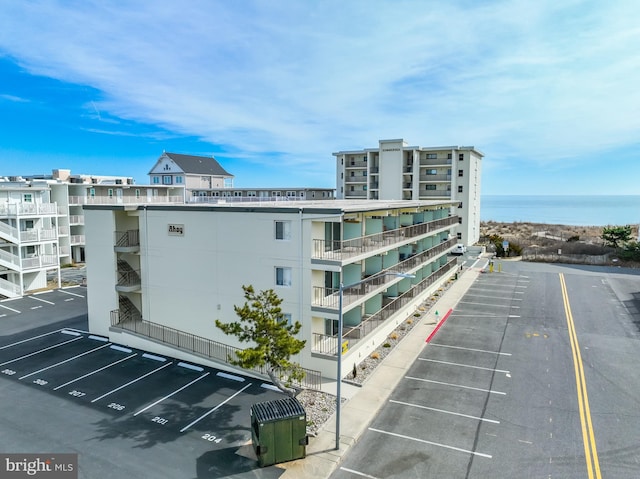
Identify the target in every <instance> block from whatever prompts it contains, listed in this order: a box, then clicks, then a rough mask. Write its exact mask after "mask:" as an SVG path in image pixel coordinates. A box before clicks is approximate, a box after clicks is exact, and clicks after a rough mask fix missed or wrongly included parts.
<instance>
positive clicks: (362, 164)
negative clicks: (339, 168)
mask: <svg viewBox="0 0 640 479" xmlns="http://www.w3.org/2000/svg"><path fill="white" fill-rule="evenodd" d="M366 167H367V162H366V161H364V160H352V161H350V162H349V164H348V165H345V168H347V169H348V168H366Z"/></svg>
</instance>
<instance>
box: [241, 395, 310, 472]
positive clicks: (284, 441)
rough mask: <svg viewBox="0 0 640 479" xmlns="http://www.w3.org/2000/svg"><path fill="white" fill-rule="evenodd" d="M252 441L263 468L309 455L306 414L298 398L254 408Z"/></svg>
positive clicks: (263, 404)
mask: <svg viewBox="0 0 640 479" xmlns="http://www.w3.org/2000/svg"><path fill="white" fill-rule="evenodd" d="M251 439H252V442H253V449H254V451H255V453H256V456H257V457H258V464H259V465H260V467H265V466H271V465H273V464H279V463H281V462H286V461H293V460H294V459H300V458H303V457H305V455H306V446H307V444H308V443H309V439H308V437H307V413H306V412H305V410H304V408H303V407H302V404H300V402H299V401H298V400H297V399H296V398H286V399H276V400H275V401H267V402H262V403H256V404H254V405H253V406H251Z"/></svg>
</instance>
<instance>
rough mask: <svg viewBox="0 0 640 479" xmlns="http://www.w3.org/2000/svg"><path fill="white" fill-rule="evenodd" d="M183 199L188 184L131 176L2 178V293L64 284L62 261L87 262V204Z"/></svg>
mask: <svg viewBox="0 0 640 479" xmlns="http://www.w3.org/2000/svg"><path fill="white" fill-rule="evenodd" d="M183 201H184V188H178V187H171V186H157V187H156V186H141V185H134V182H133V179H132V178H131V177H124V176H102V175H72V174H71V172H70V171H69V170H62V169H57V170H53V173H52V175H39V176H24V177H22V176H16V177H5V178H0V297H18V296H22V295H24V294H26V293H28V292H32V291H36V290H38V289H42V288H45V287H47V273H48V274H49V275H50V276H53V277H54V278H55V280H56V281H57V286H60V269H59V266H60V265H66V264H72V263H78V262H85V260H86V258H85V234H84V212H83V210H82V208H83V206H84V205H86V204H131V203H143V202H144V203H159V202H169V203H171V202H180V203H182V202H183Z"/></svg>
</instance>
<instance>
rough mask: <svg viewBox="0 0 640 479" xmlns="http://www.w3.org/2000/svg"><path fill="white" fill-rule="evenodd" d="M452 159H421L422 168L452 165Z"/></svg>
mask: <svg viewBox="0 0 640 479" xmlns="http://www.w3.org/2000/svg"><path fill="white" fill-rule="evenodd" d="M450 164H451V158H429V159H425V158H423V159H421V160H420V166H435V165H450Z"/></svg>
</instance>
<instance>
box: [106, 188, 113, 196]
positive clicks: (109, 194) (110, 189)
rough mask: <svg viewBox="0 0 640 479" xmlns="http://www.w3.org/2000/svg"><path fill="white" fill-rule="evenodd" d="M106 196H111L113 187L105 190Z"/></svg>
mask: <svg viewBox="0 0 640 479" xmlns="http://www.w3.org/2000/svg"><path fill="white" fill-rule="evenodd" d="M107 196H108V197H109V198H113V188H109V189H108V190H107Z"/></svg>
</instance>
